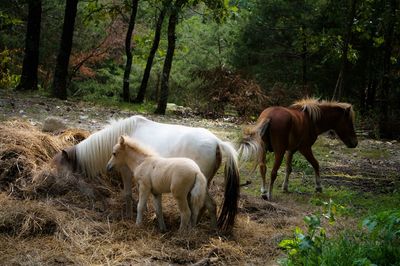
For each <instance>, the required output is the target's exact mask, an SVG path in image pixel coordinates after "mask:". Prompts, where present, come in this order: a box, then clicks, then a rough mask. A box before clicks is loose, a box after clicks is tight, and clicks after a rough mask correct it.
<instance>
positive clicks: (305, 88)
mask: <svg viewBox="0 0 400 266" xmlns="http://www.w3.org/2000/svg"><path fill="white" fill-rule="evenodd" d="M304 28H305V27H304V26H303V27H302V37H303V47H302V48H303V50H302V53H301V62H302V83H303V93H305V94H306V95H307V96H310V91H309V90H308V85H307V83H308V80H307V53H308V51H307V36H306V33H305V29H304Z"/></svg>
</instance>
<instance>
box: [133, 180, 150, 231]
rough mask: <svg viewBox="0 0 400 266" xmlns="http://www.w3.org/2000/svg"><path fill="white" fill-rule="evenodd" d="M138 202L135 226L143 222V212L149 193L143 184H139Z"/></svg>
mask: <svg viewBox="0 0 400 266" xmlns="http://www.w3.org/2000/svg"><path fill="white" fill-rule="evenodd" d="M138 186H139V202H138V206H137V216H136V224H137V225H141V224H142V221H143V211H144V210H145V207H146V204H147V199H148V198H149V195H150V193H151V191H150V189H149V188H148V187H146V186H144V185H143V184H139V183H138Z"/></svg>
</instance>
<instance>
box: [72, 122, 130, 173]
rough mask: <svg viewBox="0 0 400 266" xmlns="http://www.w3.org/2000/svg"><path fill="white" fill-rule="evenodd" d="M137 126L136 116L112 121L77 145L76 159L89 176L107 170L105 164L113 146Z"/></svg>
mask: <svg viewBox="0 0 400 266" xmlns="http://www.w3.org/2000/svg"><path fill="white" fill-rule="evenodd" d="M135 126H136V117H130V118H127V119H124V120H119V121H114V122H111V124H110V125H108V126H107V127H106V128H104V129H103V130H100V131H98V132H96V133H94V134H93V135H91V136H90V137H89V138H87V139H86V140H84V141H82V142H81V143H79V144H77V145H76V161H77V163H78V165H79V167H80V168H81V169H82V170H83V171H84V172H85V173H86V174H87V175H89V176H91V177H93V176H95V175H97V174H98V173H101V172H105V167H104V166H105V165H106V164H107V161H108V160H109V158H110V154H111V152H112V148H113V146H114V145H115V143H117V141H118V138H119V136H121V135H123V134H128V135H129V134H131V133H132V132H133V130H134V128H135Z"/></svg>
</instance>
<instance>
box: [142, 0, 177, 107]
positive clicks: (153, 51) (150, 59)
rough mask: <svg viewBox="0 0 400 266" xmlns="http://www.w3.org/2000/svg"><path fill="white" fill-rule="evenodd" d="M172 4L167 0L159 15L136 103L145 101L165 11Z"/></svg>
mask: <svg viewBox="0 0 400 266" xmlns="http://www.w3.org/2000/svg"><path fill="white" fill-rule="evenodd" d="M170 4H171V1H170V0H169V1H165V2H164V3H163V7H162V9H161V11H160V14H159V16H158V19H157V23H156V31H155V33H154V40H153V45H152V46H151V49H150V54H149V57H148V58H147V63H146V68H145V70H144V74H143V78H142V83H141V84H140V89H139V92H138V94H137V96H136V99H135V102H136V103H143V101H144V96H145V94H146V88H147V83H148V81H149V77H150V71H151V67H152V65H153V60H154V56H155V54H156V52H157V49H158V45H159V43H160V37H161V29H162V24H163V22H164V18H165V13H166V12H167V9H168V6H169V5H170Z"/></svg>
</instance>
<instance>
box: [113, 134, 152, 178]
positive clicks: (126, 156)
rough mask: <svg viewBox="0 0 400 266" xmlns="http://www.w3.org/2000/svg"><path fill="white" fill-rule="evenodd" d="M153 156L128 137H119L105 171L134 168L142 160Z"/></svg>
mask: <svg viewBox="0 0 400 266" xmlns="http://www.w3.org/2000/svg"><path fill="white" fill-rule="evenodd" d="M152 155H155V154H154V153H153V152H152V151H150V150H149V149H146V148H145V147H141V146H140V145H139V144H138V143H137V142H135V141H134V140H133V139H132V138H130V137H128V136H121V137H120V138H119V141H118V143H117V144H115V146H114V147H113V150H112V155H111V158H110V160H109V161H108V163H107V170H108V171H110V170H111V169H112V168H117V169H118V170H119V169H121V168H122V167H126V166H128V165H129V166H133V167H136V166H137V165H138V164H140V162H141V161H142V160H143V158H145V157H148V156H152Z"/></svg>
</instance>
